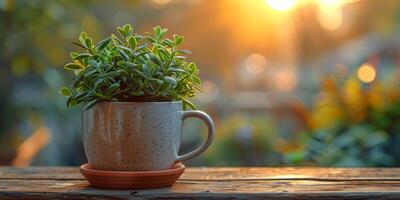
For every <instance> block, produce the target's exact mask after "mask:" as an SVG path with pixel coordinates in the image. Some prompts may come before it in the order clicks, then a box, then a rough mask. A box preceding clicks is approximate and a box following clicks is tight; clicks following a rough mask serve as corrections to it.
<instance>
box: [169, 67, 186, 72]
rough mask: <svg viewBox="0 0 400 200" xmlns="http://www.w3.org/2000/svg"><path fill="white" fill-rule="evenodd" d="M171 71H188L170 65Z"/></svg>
mask: <svg viewBox="0 0 400 200" xmlns="http://www.w3.org/2000/svg"><path fill="white" fill-rule="evenodd" d="M168 71H169V72H180V73H186V71H185V70H183V69H181V68H176V67H170V68H168Z"/></svg>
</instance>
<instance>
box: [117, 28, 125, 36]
mask: <svg viewBox="0 0 400 200" xmlns="http://www.w3.org/2000/svg"><path fill="white" fill-rule="evenodd" d="M117 31H118V33H119V34H121V36H122V37H125V32H124V29H123V28H121V27H118V28H117Z"/></svg>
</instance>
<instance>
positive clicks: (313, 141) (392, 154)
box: [287, 73, 400, 166]
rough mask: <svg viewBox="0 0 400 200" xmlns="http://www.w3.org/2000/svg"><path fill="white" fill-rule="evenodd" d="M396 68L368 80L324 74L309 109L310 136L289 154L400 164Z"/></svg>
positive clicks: (338, 162)
mask: <svg viewBox="0 0 400 200" xmlns="http://www.w3.org/2000/svg"><path fill="white" fill-rule="evenodd" d="M398 84H399V79H398V78H397V77H396V73H391V74H390V75H389V77H385V78H383V79H382V80H375V81H374V82H372V83H370V84H364V83H362V82H360V81H358V80H357V78H356V77H355V76H351V77H349V78H348V79H346V80H345V81H343V82H340V81H338V80H337V79H334V78H329V77H327V78H325V79H324V84H323V88H322V92H321V93H320V95H319V97H318V98H317V100H316V102H315V104H314V106H313V109H312V111H311V113H309V114H310V118H311V119H310V120H309V122H310V123H309V130H310V131H309V132H306V133H305V134H306V135H307V136H308V138H306V139H304V138H303V140H302V141H300V143H304V144H303V145H302V146H303V147H302V148H301V149H300V150H298V151H295V152H292V153H290V154H288V155H287V159H288V160H289V161H290V162H291V163H294V164H303V165H304V164H307V165H309V164H313V165H322V166H397V165H400V149H399V148H394V147H395V146H396V144H399V143H400V88H399V87H398Z"/></svg>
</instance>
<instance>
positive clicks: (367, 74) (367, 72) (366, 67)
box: [357, 63, 376, 83]
mask: <svg viewBox="0 0 400 200" xmlns="http://www.w3.org/2000/svg"><path fill="white" fill-rule="evenodd" d="M357 76H358V79H360V81H362V82H364V83H370V82H372V81H374V80H375V76H376V71H375V68H374V66H372V65H371V64H369V63H364V64H363V65H361V67H360V68H358V71H357Z"/></svg>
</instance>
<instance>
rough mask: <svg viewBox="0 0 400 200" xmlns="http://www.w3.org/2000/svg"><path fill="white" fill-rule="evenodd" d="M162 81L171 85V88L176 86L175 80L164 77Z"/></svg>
mask: <svg viewBox="0 0 400 200" xmlns="http://www.w3.org/2000/svg"><path fill="white" fill-rule="evenodd" d="M163 79H164V81H165V82H167V83H169V84H170V85H172V86H175V85H176V80H175V79H174V78H173V77H170V76H164V78H163Z"/></svg>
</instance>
